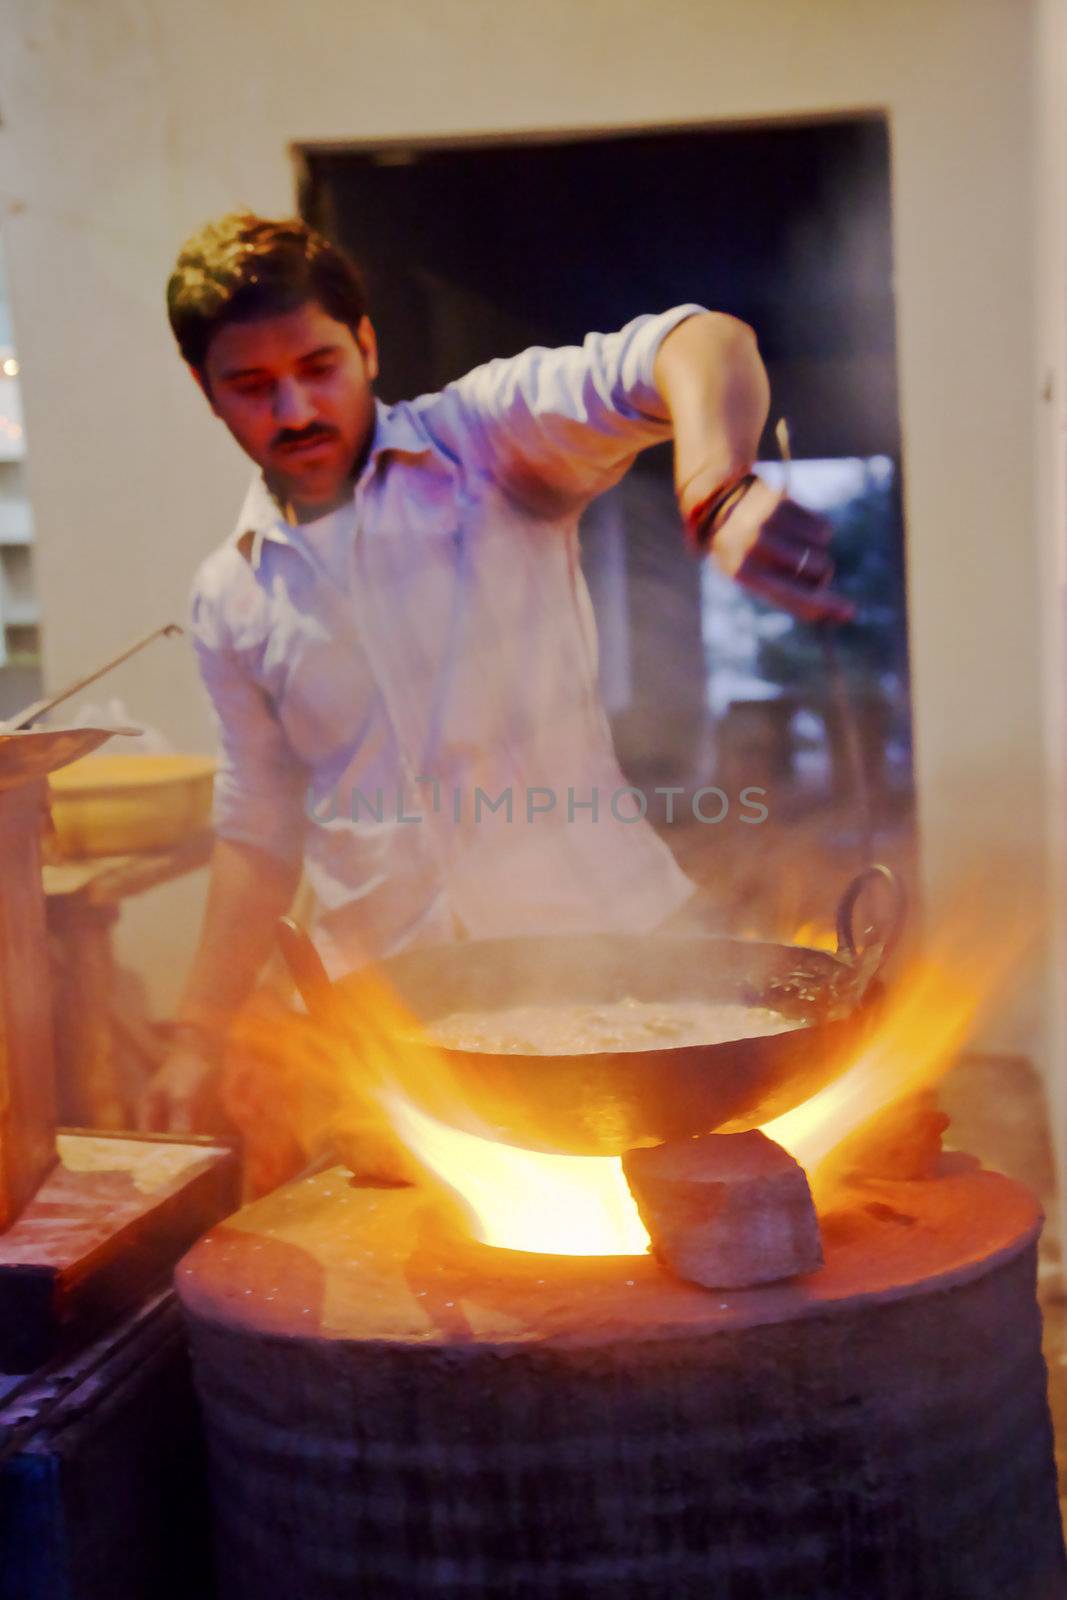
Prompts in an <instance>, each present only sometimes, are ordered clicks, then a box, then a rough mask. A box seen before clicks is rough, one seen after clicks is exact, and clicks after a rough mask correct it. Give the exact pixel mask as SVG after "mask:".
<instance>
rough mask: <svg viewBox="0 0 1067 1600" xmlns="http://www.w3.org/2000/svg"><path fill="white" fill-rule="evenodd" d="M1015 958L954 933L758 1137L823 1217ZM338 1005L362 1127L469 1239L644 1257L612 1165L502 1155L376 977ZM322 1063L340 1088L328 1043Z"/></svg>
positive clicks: (1009, 946)
mask: <svg viewBox="0 0 1067 1600" xmlns="http://www.w3.org/2000/svg"><path fill="white" fill-rule="evenodd" d="M805 932H806V933H807V934H808V938H809V939H812V934H811V933H810V932H809V931H808V930H805ZM812 942H814V940H813V939H812ZM1019 947H1020V941H1019V940H1018V939H1017V938H1013V937H1012V935H1011V933H1010V932H1009V931H1008V930H1007V929H1005V928H1004V927H1003V926H1002V928H1001V930H1000V936H999V938H998V940H997V943H996V948H995V949H989V948H988V947H987V948H986V949H984V950H980V951H979V950H975V949H974V948H968V947H967V945H966V944H965V943H964V942H962V941H961V940H960V938H959V937H958V928H957V937H955V938H952V937H941V938H940V939H938V940H936V941H932V942H931V943H930V945H929V947H928V954H927V955H926V956H925V957H924V958H923V959H921V960H917V961H914V962H912V963H911V964H910V965H909V967H908V968H907V970H906V971H905V973H904V975H903V976H902V977H901V978H900V979H899V980H898V981H897V982H896V984H895V985H894V987H893V990H892V993H891V995H890V997H889V998H888V999H887V1000H886V1001H885V1002H884V1005H883V1010H882V1013H881V1015H880V1017H879V1018H878V1021H877V1026H876V1029H875V1031H874V1033H873V1034H872V1035H871V1036H870V1037H869V1038H868V1040H867V1042H866V1044H865V1045H864V1047H863V1048H862V1050H861V1051H860V1053H859V1055H858V1056H857V1058H856V1060H855V1061H854V1062H853V1063H852V1064H851V1065H850V1066H848V1067H847V1069H846V1070H844V1071H843V1072H842V1074H841V1075H840V1076H839V1077H838V1078H837V1079H836V1080H835V1081H834V1082H833V1083H831V1084H829V1085H828V1086H827V1087H826V1088H824V1089H822V1090H821V1091H820V1092H819V1093H817V1094H815V1095H814V1096H813V1097H812V1098H811V1099H810V1100H808V1101H807V1102H806V1103H805V1104H803V1105H801V1106H798V1107H796V1108H795V1109H794V1110H792V1111H789V1112H787V1113H785V1114H784V1115H782V1116H780V1117H777V1118H775V1119H774V1120H773V1121H772V1122H769V1123H767V1124H766V1125H765V1126H764V1129H763V1131H764V1132H765V1133H766V1134H767V1135H768V1136H769V1137H770V1138H772V1139H774V1140H776V1141H777V1142H778V1143H779V1144H781V1145H783V1146H784V1147H785V1148H786V1149H787V1150H789V1151H790V1153H791V1154H793V1155H794V1156H795V1157H796V1159H797V1160H798V1161H799V1162H800V1163H801V1165H802V1166H803V1167H804V1168H805V1170H806V1171H807V1172H808V1175H809V1178H810V1179H811V1181H812V1186H813V1190H814V1193H815V1197H816V1202H817V1204H818V1205H819V1207H820V1209H823V1208H825V1206H826V1205H827V1204H828V1202H829V1199H830V1197H831V1194H832V1191H833V1188H834V1184H835V1181H836V1176H835V1173H834V1162H833V1160H832V1159H831V1158H832V1156H833V1153H834V1151H835V1150H836V1149H837V1147H838V1146H840V1145H841V1143H842V1141H844V1140H846V1139H848V1138H849V1136H850V1135H852V1134H853V1133H854V1132H855V1131H856V1130H857V1129H863V1128H864V1125H865V1124H867V1123H868V1122H870V1121H871V1120H872V1119H873V1118H875V1117H877V1116H879V1115H880V1114H881V1113H883V1112H884V1111H885V1110H886V1108H887V1107H889V1106H891V1105H893V1104H894V1103H895V1102H897V1101H899V1100H900V1099H901V1098H902V1097H905V1096H910V1095H912V1094H914V1093H915V1092H916V1091H917V1090H919V1089H921V1088H924V1087H927V1086H929V1085H931V1084H933V1083H935V1082H936V1081H937V1080H938V1078H939V1077H940V1076H941V1075H942V1074H943V1073H944V1072H945V1071H946V1070H947V1068H948V1067H949V1066H951V1065H952V1063H953V1061H954V1059H955V1057H956V1055H957V1053H958V1051H959V1049H960V1048H961V1046H962V1045H963V1044H964V1043H965V1041H966V1040H967V1038H968V1037H969V1036H970V1034H971V1032H972V1030H973V1028H974V1024H975V1020H976V1017H977V1014H978V1011H979V1002H980V1001H986V1000H988V999H990V998H992V997H993V996H994V995H995V994H996V992H997V990H998V988H999V987H1000V985H1001V984H1002V983H1003V980H1004V978H1005V976H1006V973H1007V971H1008V969H1009V967H1010V965H1011V964H1012V962H1013V960H1014V959H1016V958H1017V955H1018V951H1019ZM343 999H344V1002H345V1005H346V1007H347V1009H346V1011H345V1013H344V1015H343V1016H342V1015H339V1017H338V1019H337V1021H338V1023H339V1026H340V1028H341V1031H342V1032H343V1033H344V1034H346V1035H347V1036H348V1038H349V1040H350V1047H349V1050H348V1064H347V1072H346V1073H345V1074H344V1075H343V1076H344V1077H346V1078H347V1080H348V1082H349V1084H350V1085H351V1087H352V1097H353V1101H354V1103H357V1104H358V1105H359V1106H361V1107H362V1108H363V1112H364V1114H366V1112H367V1108H368V1106H370V1105H373V1106H375V1107H376V1108H377V1109H378V1112H379V1113H380V1115H381V1117H383V1118H384V1119H385V1123H386V1124H387V1125H388V1129H389V1130H390V1133H389V1137H395V1139H396V1141H397V1143H398V1145H402V1146H403V1147H404V1150H405V1151H406V1152H410V1153H411V1154H412V1155H413V1156H414V1157H415V1159H416V1161H417V1163H418V1164H419V1165H420V1166H421V1168H422V1169H424V1170H425V1171H426V1172H428V1173H430V1174H433V1175H434V1176H435V1178H436V1179H438V1180H439V1181H440V1182H441V1183H443V1184H444V1185H446V1186H447V1188H448V1189H449V1190H450V1191H452V1192H453V1193H454V1194H455V1195H457V1196H458V1197H459V1198H460V1200H461V1201H462V1202H463V1204H464V1207H465V1211H466V1215H467V1218H468V1222H469V1226H470V1228H471V1231H472V1233H473V1235H474V1236H475V1237H476V1238H478V1239H479V1240H481V1241H482V1242H484V1243H486V1244H490V1245H497V1246H501V1247H505V1248H509V1249H513V1250H520V1251H535V1252H538V1253H551V1254H559V1255H637V1254H641V1253H643V1252H644V1251H645V1250H647V1248H648V1243H649V1240H648V1234H647V1232H646V1230H645V1227H644V1225H643V1223H642V1222H641V1219H640V1217H639V1216H638V1213H637V1209H636V1206H635V1204H634V1202H633V1199H632V1196H631V1195H630V1191H629V1188H628V1186H627V1184H626V1180H625V1177H624V1175H623V1171H622V1162H621V1160H620V1159H619V1158H618V1157H601V1156H573V1155H562V1154H554V1153H550V1152H546V1151H536V1150H528V1149H520V1148H518V1147H515V1146H512V1145H508V1144H505V1143H503V1142H501V1141H500V1140H499V1139H498V1138H497V1137H496V1136H495V1134H494V1131H493V1129H491V1128H490V1127H488V1126H486V1124H485V1123H484V1122H483V1121H481V1120H480V1118H479V1116H478V1108H477V1107H476V1106H471V1105H469V1104H468V1103H467V1102H466V1101H465V1099H464V1095H463V1092H462V1091H461V1089H460V1087H459V1084H458V1083H457V1082H456V1080H455V1079H454V1077H453V1074H452V1071H451V1068H450V1065H449V1062H448V1053H447V1052H445V1051H442V1050H441V1049H440V1048H438V1047H437V1046H435V1045H434V1044H433V1043H432V1042H431V1041H429V1040H428V1039H427V1038H426V1037H425V1035H424V1034H423V1033H422V1032H421V1031H420V1028H419V1026H418V1024H417V1023H416V1022H415V1020H414V1019H413V1018H412V1017H411V1015H410V1014H409V1013H408V1012H407V1010H406V1009H405V1007H404V1006H403V1005H402V1004H401V1002H400V1001H399V999H398V997H397V996H396V995H395V994H394V993H392V991H391V990H390V989H389V988H388V987H387V986H386V985H385V984H384V983H383V982H382V980H381V979H380V977H378V976H377V975H373V974H369V973H368V974H365V975H364V976H363V977H362V978H361V980H360V981H359V982H358V983H355V984H354V983H353V980H351V979H349V980H348V982H347V983H346V985H345V990H344V992H343ZM329 1058H330V1062H331V1072H332V1076H333V1080H334V1081H336V1080H337V1077H338V1074H337V1070H336V1068H337V1048H336V1042H334V1043H333V1044H332V1045H331V1047H330V1051H329ZM380 1125H381V1124H380ZM402 1164H403V1162H402V1161H401V1162H400V1163H399V1165H402Z"/></svg>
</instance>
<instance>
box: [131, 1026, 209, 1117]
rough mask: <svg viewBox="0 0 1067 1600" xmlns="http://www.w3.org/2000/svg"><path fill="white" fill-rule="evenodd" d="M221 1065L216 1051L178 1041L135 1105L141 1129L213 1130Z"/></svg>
mask: <svg viewBox="0 0 1067 1600" xmlns="http://www.w3.org/2000/svg"><path fill="white" fill-rule="evenodd" d="M220 1077H221V1068H220V1064H219V1060H218V1055H217V1053H216V1052H213V1051H209V1050H207V1049H204V1048H200V1047H198V1046H197V1045H195V1044H192V1043H179V1044H178V1045H176V1046H175V1048H174V1049H173V1050H172V1051H171V1052H170V1054H169V1055H168V1056H167V1058H166V1060H165V1061H164V1062H163V1065H162V1066H161V1067H159V1068H158V1070H157V1071H156V1072H155V1074H154V1075H153V1077H152V1078H151V1080H150V1081H149V1083H148V1085H147V1087H146V1088H145V1091H144V1093H143V1094H142V1096H141V1100H140V1103H139V1105H138V1107H137V1126H138V1128H139V1129H140V1130H141V1132H142V1133H217V1132H219V1131H220V1127H221V1122H222V1113H221V1110H220V1106H219V1079H220Z"/></svg>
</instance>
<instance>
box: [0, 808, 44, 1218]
mask: <svg viewBox="0 0 1067 1600" xmlns="http://www.w3.org/2000/svg"><path fill="white" fill-rule="evenodd" d="M44 799H45V790H44V782H43V780H41V779H37V780H36V781H34V782H31V783H24V784H22V785H21V787H19V788H12V789H0V1230H3V1229H4V1228H6V1227H7V1226H8V1225H9V1223H10V1222H11V1221H12V1220H13V1219H14V1218H15V1217H17V1216H18V1214H19V1212H20V1211H21V1209H22V1208H23V1206H25V1204H26V1202H27V1201H28V1200H29V1199H30V1197H31V1196H32V1195H33V1193H34V1191H35V1190H36V1189H37V1187H38V1185H39V1184H40V1182H41V1180H42V1179H43V1178H44V1176H45V1174H46V1173H47V1172H48V1171H49V1169H50V1168H51V1167H52V1166H53V1165H54V1163H55V1121H56V1113H55V1061H54V1042H53V1030H52V995H51V981H50V969H49V961H48V939H47V934H46V931H45V914H44V901H43V899H42V897H41V857H40V845H39V839H40V826H41V816H42V812H43V807H44Z"/></svg>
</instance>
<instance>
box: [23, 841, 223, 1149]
mask: <svg viewBox="0 0 1067 1600" xmlns="http://www.w3.org/2000/svg"><path fill="white" fill-rule="evenodd" d="M213 842H214V835H213V834H212V833H211V831H210V830H209V829H208V830H205V831H203V832H201V833H197V834H194V835H192V836H190V837H189V838H188V839H183V840H182V841H181V843H180V844H176V845H173V846H172V847H171V848H170V849H168V850H153V851H145V852H142V853H139V854H136V855H122V856H96V857H93V858H88V857H87V858H85V859H84V860H69V861H64V860H55V861H48V862H46V863H45V866H44V890H45V896H46V904H47V911H48V926H49V929H50V931H51V933H52V934H53V935H54V937H55V941H56V957H57V959H56V1051H57V1058H58V1078H59V1083H60V1089H61V1103H62V1107H63V1116H64V1117H65V1118H66V1119H67V1120H68V1121H71V1122H77V1123H78V1124H79V1125H83V1126H85V1127H92V1128H110V1129H120V1128H127V1127H129V1126H130V1125H131V1123H132V1122H133V1121H134V1108H133V1106H132V1105H131V1104H130V1103H129V1097H128V1090H127V1086H125V1085H124V1084H123V1082H122V1079H121V1075H120V1073H119V1070H118V1064H117V1061H116V1052H115V1035H116V1029H117V1030H118V1031H119V1032H121V1033H122V1035H123V1036H124V1038H125V1039H126V1040H127V1042H129V1041H131V1040H134V1039H136V1040H138V1041H139V1042H143V1043H144V1044H145V1045H146V1047H147V1048H146V1049H145V1051H144V1052H143V1054H144V1055H145V1072H146V1073H147V1072H150V1071H151V1070H152V1069H153V1068H154V1067H155V1066H156V1065H157V1061H156V1060H155V1059H153V1057H152V1055H151V1046H152V1043H153V1041H152V1040H151V1038H150V1037H147V1038H146V1034H147V1030H146V1029H145V1028H144V1027H143V1026H140V1025H139V1019H137V1018H135V1017H132V1016H131V1017H129V1018H125V1017H123V1016H122V1015H121V1014H118V1013H117V1011H116V997H115V991H116V983H115V959H114V950H113V945H112V934H113V930H114V925H115V923H116V921H117V920H118V916H119V904H120V902H121V901H122V900H125V899H128V898H129V897H130V896H131V895H137V894H144V893H145V892H146V891H147V890H149V889H154V888H156V887H157V886H158V885H159V884H162V883H169V882H170V881H171V880H172V879H174V878H180V877H183V876H184V875H185V874H186V873H187V872H195V871H196V870H197V868H198V867H202V866H204V865H205V864H206V862H207V861H208V859H209V857H210V855H211V850H212V845H213ZM140 1053H142V1052H140V1051H139V1054H140Z"/></svg>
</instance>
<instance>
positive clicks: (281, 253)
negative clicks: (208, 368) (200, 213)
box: [167, 211, 367, 377]
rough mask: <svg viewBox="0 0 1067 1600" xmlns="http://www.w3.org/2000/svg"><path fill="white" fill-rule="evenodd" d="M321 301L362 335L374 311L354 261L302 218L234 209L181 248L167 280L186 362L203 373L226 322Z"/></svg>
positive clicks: (172, 316)
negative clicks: (274, 219) (363, 325)
mask: <svg viewBox="0 0 1067 1600" xmlns="http://www.w3.org/2000/svg"><path fill="white" fill-rule="evenodd" d="M309 300H314V301H317V302H318V304H319V305H320V306H321V307H322V309H323V310H324V311H325V312H327V313H328V314H329V315H330V316H331V317H333V318H334V320H335V321H336V322H343V323H345V324H346V325H347V326H348V327H349V328H351V329H352V332H353V333H355V331H356V329H357V328H358V326H359V323H360V321H361V319H362V318H363V316H364V315H365V314H366V310H367V295H366V290H365V288H364V283H363V278H362V276H361V274H360V272H359V269H358V268H357V267H356V265H355V263H354V262H352V261H350V260H349V259H348V257H347V256H345V255H343V254H342V253H341V251H340V250H338V249H337V247H336V246H335V245H332V244H331V243H330V241H329V240H328V239H326V238H324V237H323V235H322V234H321V233H316V232H315V231H314V229H313V228H309V227H308V226H307V224H306V223H305V222H301V221H300V220H299V218H292V219H286V220H283V221H281V222H271V221H268V220H267V218H265V217H257V216H254V215H253V214H252V213H251V212H239V211H234V212H231V213H230V214H229V215H228V216H225V217H220V218H218V219H217V220H216V221H214V222H208V223H206V224H205V225H204V227H202V228H201V229H200V230H199V232H198V233H194V234H193V236H192V238H191V239H187V240H186V242H185V244H184V245H183V246H182V248H181V251H180V253H179V255H178V260H177V262H176V263H175V267H174V271H173V272H172V273H171V276H170V279H169V281H168V283H167V315H168V317H169V318H170V325H171V329H172V330H173V333H174V337H175V338H176V339H177V341H178V348H179V349H180V350H181V353H182V355H183V356H184V357H185V360H186V361H187V362H188V363H189V365H190V366H191V367H193V368H194V369H195V370H196V371H197V372H198V373H199V374H200V376H201V377H203V375H204V362H205V360H206V358H207V352H208V346H209V345H210V344H211V340H212V338H213V337H214V335H215V334H216V333H217V332H218V330H219V328H221V327H222V326H223V325H224V324H225V323H227V322H254V321H256V320H257V319H258V318H260V317H270V316H278V315H282V314H284V313H285V312H287V311H295V310H296V309H297V308H298V307H299V306H302V305H306V304H307V302H308V301H309Z"/></svg>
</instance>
